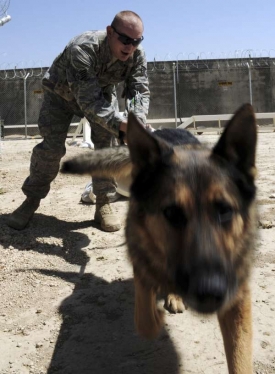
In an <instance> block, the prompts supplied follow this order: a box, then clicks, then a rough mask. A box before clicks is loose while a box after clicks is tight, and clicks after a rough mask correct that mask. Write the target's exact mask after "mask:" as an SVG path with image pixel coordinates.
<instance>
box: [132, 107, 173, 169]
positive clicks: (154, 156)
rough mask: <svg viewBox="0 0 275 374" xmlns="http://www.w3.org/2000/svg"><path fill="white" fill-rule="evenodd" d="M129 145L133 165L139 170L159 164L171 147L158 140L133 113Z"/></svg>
mask: <svg viewBox="0 0 275 374" xmlns="http://www.w3.org/2000/svg"><path fill="white" fill-rule="evenodd" d="M127 144H128V147H129V150H130V157H131V160H132V163H133V165H134V166H135V167H137V168H138V169H141V168H143V167H150V166H153V165H154V164H155V163H156V162H158V161H159V160H160V159H161V157H162V155H163V152H164V151H165V150H169V149H170V148H169V146H168V145H167V144H166V143H165V142H161V141H159V140H157V139H156V138H155V137H154V136H152V135H151V134H150V133H149V132H148V131H146V130H145V128H144V126H143V125H142V124H141V122H140V121H139V120H138V119H137V117H136V116H135V115H134V113H133V112H130V113H129V116H128V127H127Z"/></svg>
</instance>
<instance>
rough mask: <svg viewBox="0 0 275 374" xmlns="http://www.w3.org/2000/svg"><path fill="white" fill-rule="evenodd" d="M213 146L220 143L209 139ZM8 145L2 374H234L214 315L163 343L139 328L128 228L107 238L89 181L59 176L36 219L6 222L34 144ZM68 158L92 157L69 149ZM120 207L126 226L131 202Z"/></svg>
mask: <svg viewBox="0 0 275 374" xmlns="http://www.w3.org/2000/svg"><path fill="white" fill-rule="evenodd" d="M199 139H200V140H202V141H205V142H207V143H209V144H210V143H213V142H215V141H216V140H217V135H206V134H203V135H202V136H200V137H199ZM38 142H40V140H37V139H30V140H14V139H13V140H6V141H4V142H2V146H1V160H0V175H1V184H0V213H1V215H0V253H1V256H0V374H8V373H16V374H25V373H29V374H31V373H32V374H42V373H43V374H44V373H60V374H88V373H89V374H92V373H93V374H113V373H114V374H130V373H131V374H153V373H154V374H156V373H158V374H166V373H169V374H183V373H198V374H199V373H200V374H202V373H203V374H222V373H227V368H226V359H225V355H224V350H223V344H222V340H221V335H220V331H219V328H218V324H217V321H216V318H215V317H212V318H206V317H204V316H198V315H195V314H194V313H192V312H190V311H185V312H184V313H182V314H178V315H171V314H168V313H167V312H166V324H165V328H164V329H163V332H162V333H161V335H160V337H159V338H158V339H157V340H155V341H151V342H148V341H145V340H143V339H141V338H139V337H138V336H137V335H136V333H135V331H134V325H133V307H134V300H133V282H132V269H131V267H130V265H129V263H128V260H127V256H126V246H125V240H124V229H122V230H120V231H119V232H116V233H104V232H102V231H100V230H99V228H98V226H96V225H95V223H94V222H93V221H92V218H93V213H94V206H88V205H83V204H80V203H79V200H80V195H81V193H82V191H83V188H84V186H85V184H86V183H87V182H88V179H87V178H86V177H71V176H65V175H59V176H58V177H57V179H56V180H55V181H54V183H53V184H52V189H51V192H50V194H49V195H48V197H47V198H46V199H45V200H43V202H42V204H41V206H40V208H39V210H38V211H37V213H36V214H35V216H34V219H33V221H32V222H31V224H30V225H29V227H28V228H26V229H25V230H23V231H21V232H18V231H16V230H13V229H11V228H9V227H7V226H6V224H5V221H6V219H7V216H8V214H9V213H10V212H12V211H13V210H14V209H15V208H16V207H17V206H18V205H19V204H20V203H21V201H22V200H23V198H24V196H23V194H22V192H21V185H22V182H23V180H24V179H25V177H27V175H28V168H29V159H30V154H31V150H32V148H33V146H34V145H35V144H37V143H38ZM67 149H68V150H67V156H72V155H74V154H77V153H79V152H89V150H87V149H81V148H78V147H69V146H68V147H67ZM274 159H275V133H272V132H269V133H259V147H258V168H259V178H258V187H259V189H258V204H259V210H260V224H259V226H260V228H259V240H258V245H257V251H256V262H255V267H254V270H253V275H252V279H251V283H252V290H253V323H254V368H255V369H254V372H255V373H258V374H271V373H275V322H274V320H275V249H274V247H275V227H274V226H275V219H274V215H275V195H273V194H274V193H275V173H274ZM114 207H115V208H116V209H117V211H119V212H120V213H121V216H122V217H123V218H125V214H126V210H127V199H124V200H119V201H118V202H116V203H115V204H114Z"/></svg>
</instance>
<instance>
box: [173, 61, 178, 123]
mask: <svg viewBox="0 0 275 374" xmlns="http://www.w3.org/2000/svg"><path fill="white" fill-rule="evenodd" d="M173 81H174V109H175V127H176V128H177V124H178V118H177V86H176V64H175V63H174V62H173Z"/></svg>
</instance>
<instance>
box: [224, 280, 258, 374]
mask: <svg viewBox="0 0 275 374" xmlns="http://www.w3.org/2000/svg"><path fill="white" fill-rule="evenodd" d="M218 319H219V323H220V327H221V331H222V335H223V341H224V346H225V352H226V357H227V365H228V369H229V373H230V374H252V373H253V362H252V316H251V295H250V290H249V286H248V285H245V286H244V287H243V289H242V291H241V294H240V295H239V297H238V299H237V301H236V302H235V303H234V305H233V306H232V307H231V308H230V309H228V310H227V311H225V312H224V313H221V314H219V315H218Z"/></svg>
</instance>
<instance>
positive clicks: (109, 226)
mask: <svg viewBox="0 0 275 374" xmlns="http://www.w3.org/2000/svg"><path fill="white" fill-rule="evenodd" d="M95 221H96V222H97V223H99V224H100V226H101V228H102V230H103V231H109V232H112V231H118V230H119V229H120V228H121V223H120V219H119V218H118V216H117V214H116V212H115V211H114V209H113V208H112V207H111V205H110V203H109V201H108V199H103V200H102V199H100V198H99V196H97V201H96V210H95Z"/></svg>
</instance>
